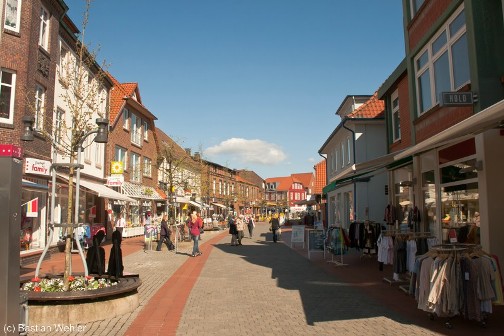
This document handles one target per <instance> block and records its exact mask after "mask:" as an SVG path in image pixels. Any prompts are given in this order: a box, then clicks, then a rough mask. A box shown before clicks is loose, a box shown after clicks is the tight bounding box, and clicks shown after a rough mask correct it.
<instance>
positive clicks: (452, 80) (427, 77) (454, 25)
mask: <svg viewBox="0 0 504 336" xmlns="http://www.w3.org/2000/svg"><path fill="white" fill-rule="evenodd" d="M469 70H470V69H469V52H468V47H467V36H466V25H465V13H464V8H463V6H461V7H460V8H459V9H458V10H457V11H456V12H455V14H454V15H453V16H452V17H451V18H450V19H449V20H448V21H447V23H446V25H444V26H443V27H442V29H441V30H440V32H439V33H438V34H436V35H435V36H434V38H433V39H432V40H431V41H430V42H429V43H428V44H427V45H426V47H425V48H424V49H422V51H420V53H419V54H418V56H417V57H415V74H416V83H417V104H418V111H419V114H422V113H423V112H425V111H427V110H429V109H430V108H431V107H433V106H434V105H436V104H437V103H438V100H439V97H440V95H441V93H442V92H446V91H457V90H459V89H460V88H461V87H462V86H464V85H465V84H467V83H469V81H470V73H469Z"/></svg>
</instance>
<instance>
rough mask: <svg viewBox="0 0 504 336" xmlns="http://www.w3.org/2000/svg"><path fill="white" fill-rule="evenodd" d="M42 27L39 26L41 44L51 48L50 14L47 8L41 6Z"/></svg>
mask: <svg viewBox="0 0 504 336" xmlns="http://www.w3.org/2000/svg"><path fill="white" fill-rule="evenodd" d="M39 18H40V28H39V42H38V43H39V46H41V47H42V48H44V49H45V50H49V20H50V15H49V12H48V11H47V9H45V8H44V7H43V6H41V7H40V17H39Z"/></svg>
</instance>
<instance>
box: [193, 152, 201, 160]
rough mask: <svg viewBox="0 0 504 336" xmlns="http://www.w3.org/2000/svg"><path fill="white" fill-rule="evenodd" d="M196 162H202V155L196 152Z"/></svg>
mask: <svg viewBox="0 0 504 336" xmlns="http://www.w3.org/2000/svg"><path fill="white" fill-rule="evenodd" d="M194 160H196V161H200V160H201V155H200V153H199V152H194Z"/></svg>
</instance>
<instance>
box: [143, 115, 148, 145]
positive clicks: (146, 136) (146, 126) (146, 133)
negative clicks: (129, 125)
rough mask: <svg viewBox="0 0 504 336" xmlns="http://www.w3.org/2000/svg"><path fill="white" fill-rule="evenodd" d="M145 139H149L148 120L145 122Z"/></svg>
mask: <svg viewBox="0 0 504 336" xmlns="http://www.w3.org/2000/svg"><path fill="white" fill-rule="evenodd" d="M143 139H144V140H145V141H149V124H148V123H147V121H146V120H145V121H144V122H143Z"/></svg>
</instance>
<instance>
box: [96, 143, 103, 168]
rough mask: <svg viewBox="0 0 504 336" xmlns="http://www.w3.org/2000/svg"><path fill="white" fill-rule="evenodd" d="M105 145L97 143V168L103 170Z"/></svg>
mask: <svg viewBox="0 0 504 336" xmlns="http://www.w3.org/2000/svg"><path fill="white" fill-rule="evenodd" d="M103 147H104V144H102V143H98V142H95V167H96V168H102V158H103Z"/></svg>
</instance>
